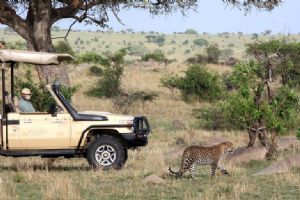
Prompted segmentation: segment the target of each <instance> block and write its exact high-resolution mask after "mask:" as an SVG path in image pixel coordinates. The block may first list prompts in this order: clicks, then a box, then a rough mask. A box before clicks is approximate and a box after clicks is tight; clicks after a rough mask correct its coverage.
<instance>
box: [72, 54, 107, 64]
mask: <svg viewBox="0 0 300 200" xmlns="http://www.w3.org/2000/svg"><path fill="white" fill-rule="evenodd" d="M77 62H79V63H94V64H100V65H102V66H109V65H110V61H109V59H108V58H105V57H103V56H101V55H98V54H97V53H94V52H86V53H84V54H82V55H80V56H79V57H78V59H77Z"/></svg>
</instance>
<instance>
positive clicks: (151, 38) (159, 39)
mask: <svg viewBox="0 0 300 200" xmlns="http://www.w3.org/2000/svg"><path fill="white" fill-rule="evenodd" d="M146 39H147V41H148V42H152V43H155V44H157V45H158V46H163V45H164V44H165V40H166V38H165V36H164V35H147V36H146Z"/></svg>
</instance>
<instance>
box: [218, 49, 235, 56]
mask: <svg viewBox="0 0 300 200" xmlns="http://www.w3.org/2000/svg"><path fill="white" fill-rule="evenodd" d="M220 54H221V56H222V57H223V58H229V57H230V56H232V55H233V50H232V49H231V48H226V49H222V50H221V52H220Z"/></svg>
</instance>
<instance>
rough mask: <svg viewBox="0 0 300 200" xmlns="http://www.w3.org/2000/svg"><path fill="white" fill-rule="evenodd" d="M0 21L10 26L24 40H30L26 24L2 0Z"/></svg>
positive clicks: (0, 0)
mask: <svg viewBox="0 0 300 200" xmlns="http://www.w3.org/2000/svg"><path fill="white" fill-rule="evenodd" d="M0 23H1V24H5V25H7V26H9V27H11V28H12V29H13V30H15V31H16V32H17V33H18V34H19V35H20V36H21V37H23V38H24V39H25V40H30V37H29V34H28V32H29V31H28V24H27V23H26V21H25V20H23V19H22V18H21V17H20V16H18V15H17V13H16V11H15V10H14V9H12V8H11V7H9V6H8V5H7V3H6V1H4V0H0Z"/></svg>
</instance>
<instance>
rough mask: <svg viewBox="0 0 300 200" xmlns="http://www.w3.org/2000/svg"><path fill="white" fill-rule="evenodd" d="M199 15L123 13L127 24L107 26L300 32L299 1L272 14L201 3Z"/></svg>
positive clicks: (287, 1) (213, 0)
mask: <svg viewBox="0 0 300 200" xmlns="http://www.w3.org/2000/svg"><path fill="white" fill-rule="evenodd" d="M198 5H199V6H198V9H197V11H196V12H194V11H190V12H188V13H187V16H183V15H182V14H181V13H180V12H177V13H174V14H172V15H168V16H165V15H159V16H154V17H153V16H151V15H150V14H149V12H147V11H146V10H137V9H131V10H122V11H121V12H120V13H119V17H120V18H121V19H122V22H123V23H124V24H125V25H122V24H120V23H119V22H118V21H117V20H116V19H115V18H114V16H112V15H110V21H109V23H108V25H109V26H110V27H111V28H112V29H113V30H114V31H120V30H126V29H128V28H131V29H133V30H134V31H146V32H148V31H155V32H163V33H173V32H184V31H185V30H186V29H189V28H192V29H195V30H196V31H198V32H199V33H201V32H210V33H218V32H238V31H242V32H244V33H261V32H264V31H265V30H267V29H271V30H272V31H273V33H282V34H288V33H291V34H297V33H300V12H299V8H300V0H284V2H283V3H282V4H281V5H280V6H278V7H276V8H275V9H274V10H272V11H258V10H257V9H252V11H251V12H250V13H247V14H245V12H244V11H243V10H239V9H238V8H236V7H232V6H228V5H227V4H224V3H223V2H222V1H221V0H200V1H199V3H198ZM70 23H71V21H70V20H64V21H60V22H59V23H58V25H59V26H60V27H63V28H68V25H69V24H70ZM74 29H90V30H97V29H101V28H100V27H97V26H95V25H92V26H85V25H84V24H76V25H75V26H74Z"/></svg>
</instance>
